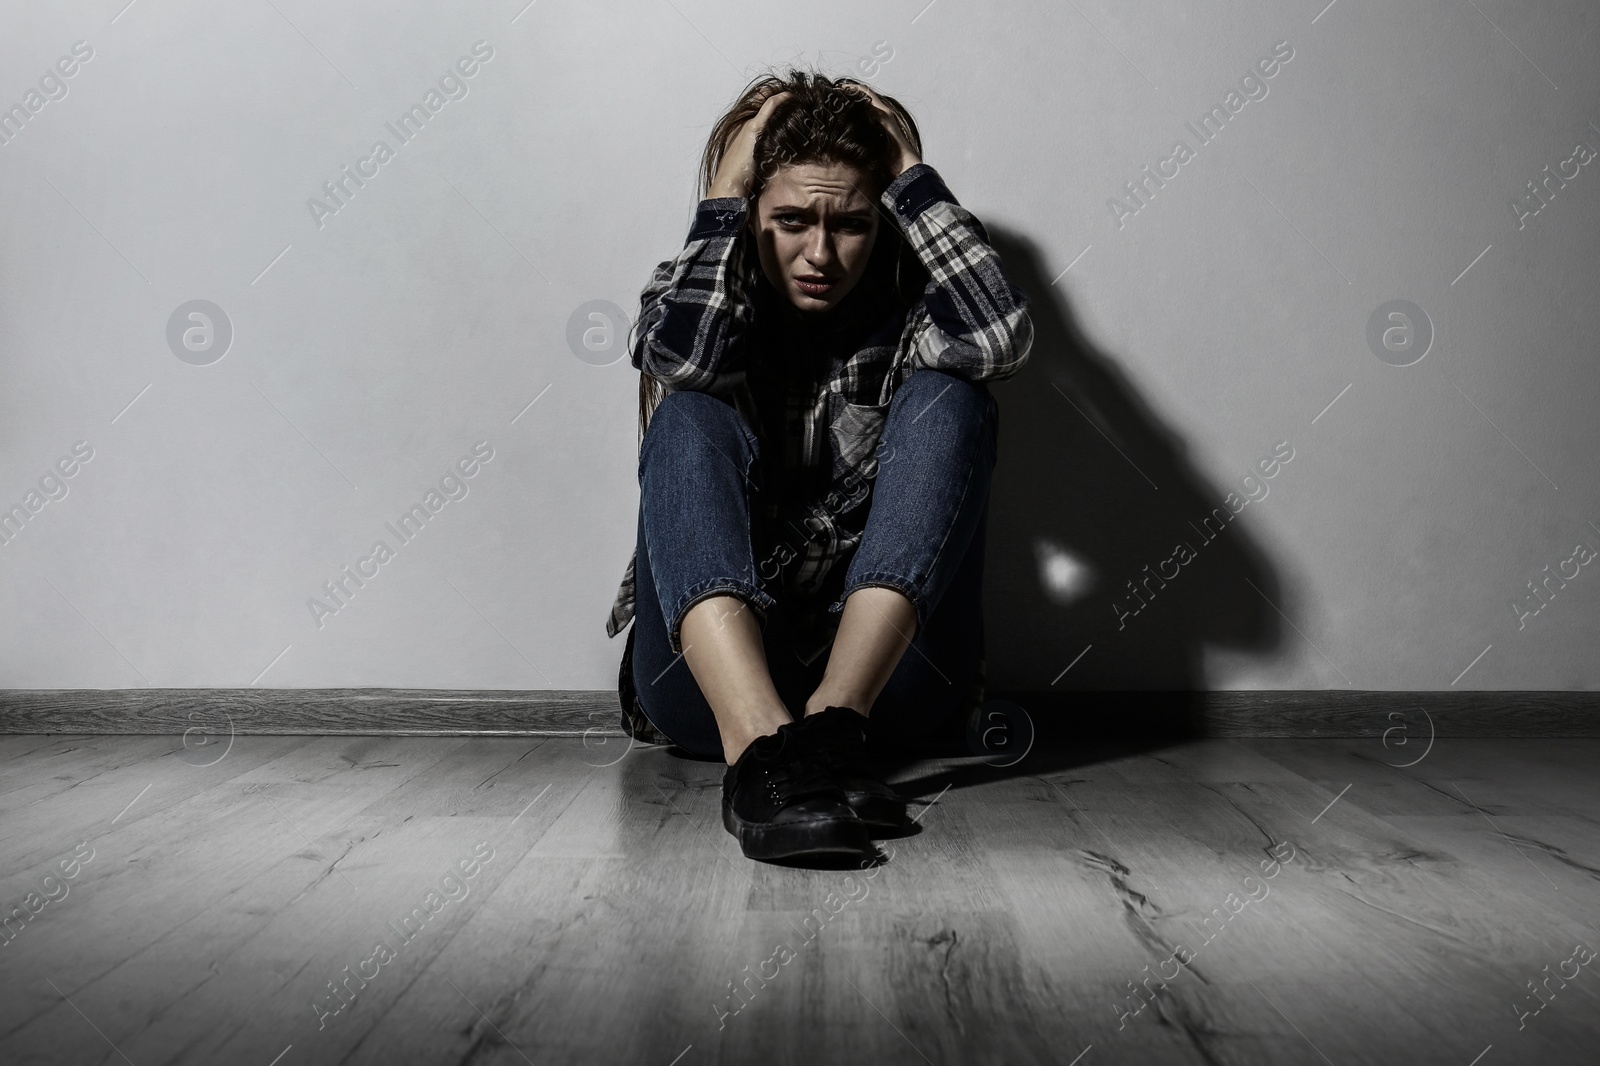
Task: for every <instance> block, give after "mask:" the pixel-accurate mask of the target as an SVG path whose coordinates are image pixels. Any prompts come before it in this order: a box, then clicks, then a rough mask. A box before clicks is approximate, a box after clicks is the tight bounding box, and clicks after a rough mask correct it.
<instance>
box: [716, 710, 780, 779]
mask: <svg viewBox="0 0 1600 1066" xmlns="http://www.w3.org/2000/svg"><path fill="white" fill-rule="evenodd" d="M778 714H779V712H775V711H774V712H769V713H767V714H764V715H761V716H758V717H752V718H751V719H749V720H747V721H744V722H741V723H740V724H739V727H738V728H737V729H729V728H727V727H724V728H723V729H722V758H723V761H724V762H726V763H727V764H728V765H729V766H732V765H733V764H734V763H736V762H738V761H739V756H741V755H743V754H744V751H745V749H746V748H748V747H749V746H750V745H751V744H753V743H754V742H755V741H756V740H757V739H758V738H760V737H765V736H771V735H772V734H773V733H776V732H777V731H778V730H779V728H781V727H782V726H785V725H787V724H788V723H790V722H792V721H794V718H793V717H792V716H791V715H790V714H789V712H788V711H787V710H784V711H782V712H781V714H782V717H779V716H778Z"/></svg>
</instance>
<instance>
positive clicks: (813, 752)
mask: <svg viewBox="0 0 1600 1066" xmlns="http://www.w3.org/2000/svg"><path fill="white" fill-rule="evenodd" d="M700 187H701V193H702V196H703V199H701V201H700V204H699V207H698V208H697V210H696V213H695V220H694V223H693V225H692V226H691V228H690V230H689V236H688V240H687V242H686V243H685V245H684V248H683V250H682V251H681V252H680V253H679V254H678V256H677V258H675V259H672V260H669V261H667V262H664V263H662V264H661V265H660V266H658V267H657V268H656V270H655V274H654V277H653V278H652V279H651V281H650V284H649V285H648V286H647V287H646V288H645V290H644V293H643V295H642V297H641V301H640V303H641V307H640V314H639V319H638V322H637V324H636V333H635V339H634V341H633V343H632V360H633V365H634V367H635V368H637V369H638V370H639V371H640V372H641V378H640V417H639V424H640V449H639V452H640V454H639V488H640V500H639V522H638V541H637V545H636V550H635V553H634V559H633V561H632V562H631V563H630V564H629V567H628V572H627V575H626V576H625V577H624V579H623V583H622V587H621V588H620V589H619V590H618V593H617V598H616V602H615V604H614V606H613V610H612V617H611V619H610V621H609V623H608V625H607V632H608V633H609V634H610V635H611V636H615V635H616V634H617V633H619V632H620V631H621V630H622V628H623V627H624V626H626V625H627V623H628V621H629V620H630V619H632V620H633V621H634V628H633V632H632V633H631V634H630V635H629V638H628V647H627V650H626V651H625V653H624V658H623V664H622V676H621V685H620V688H621V695H622V699H623V707H624V725H625V727H627V728H628V731H629V733H630V734H631V735H633V736H635V737H636V738H645V739H661V740H666V741H670V742H672V743H676V744H678V745H679V746H680V747H682V748H685V749H687V750H688V751H690V752H692V753H695V754H699V755H701V756H705V757H712V758H715V757H720V758H722V759H723V760H724V761H725V762H726V763H727V764H728V770H727V772H726V775H725V777H724V781H723V824H724V825H725V826H726V827H727V829H728V831H729V832H730V833H732V834H734V835H735V836H736V837H738V839H739V844H740V847H741V849H742V850H743V852H744V854H745V855H747V856H749V857H751V858H757V859H795V858H799V857H811V856H824V855H830V854H846V855H860V854H863V853H867V854H870V852H871V848H872V845H871V842H870V841H871V838H872V836H874V835H877V836H883V835H889V834H892V833H893V832H894V830H895V829H896V828H898V827H899V826H901V825H903V823H904V821H905V814H906V805H905V801H904V800H903V799H902V798H901V797H900V796H898V795H897V794H896V793H895V792H894V790H893V789H891V788H889V787H888V786H887V785H886V784H884V782H883V780H882V778H881V776H879V775H878V774H876V773H875V772H874V770H873V768H872V764H871V762H870V760H869V757H868V747H867V744H868V741H869V740H870V741H871V742H872V743H873V745H874V747H880V746H882V747H890V746H894V745H896V744H899V743H909V742H911V741H914V740H916V739H919V738H925V737H926V736H928V735H930V734H931V733H933V732H934V731H935V730H937V729H939V728H941V727H947V726H948V725H949V723H950V722H952V721H953V720H954V719H955V718H956V717H957V716H958V714H959V713H960V712H962V711H964V710H965V709H967V708H968V707H969V706H971V705H975V703H976V702H981V699H982V690H983V684H984V678H983V653H982V614H981V595H980V593H981V580H982V575H983V551H984V531H985V527H986V519H987V509H988V497H989V478H990V472H991V470H992V468H993V466H994V462H995V448H996V434H997V425H998V412H997V410H996V405H995V402H994V400H993V398H992V397H991V396H990V395H989V391H988V388H987V387H986V386H985V385H984V382H987V381H995V380H999V379H1002V378H1005V377H1009V376H1010V375H1012V374H1014V373H1016V372H1017V371H1018V370H1019V369H1021V367H1022V365H1023V363H1024V362H1025V361H1026V359H1027V356H1028V349H1029V346H1030V344H1031V342H1032V326H1031V324H1030V323H1029V321H1028V317H1027V313H1026V307H1027V303H1026V300H1025V298H1024V297H1023V295H1022V293H1021V292H1019V291H1018V290H1017V289H1016V288H1015V287H1013V286H1012V285H1011V284H1010V283H1009V282H1008V281H1007V280H1006V277H1005V275H1004V273H1003V272H1002V270H1001V267H1000V261H999V258H998V257H997V256H996V255H995V252H994V250H993V249H992V248H991V247H990V246H989V240H988V234H987V233H986V232H985V231H984V229H983V226H982V224H981V223H979V222H978V220H977V219H976V218H974V217H973V216H972V215H971V214H970V213H969V212H968V211H967V210H966V209H964V208H963V207H961V206H960V205H959V204H958V203H957V202H956V199H955V197H954V196H952V195H951V193H950V191H949V189H947V188H946V187H945V185H944V182H943V181H942V180H941V178H940V176H939V175H938V173H937V172H935V171H934V169H933V168H932V167H930V166H929V165H927V164H926V163H924V162H922V144H921V139H920V137H919V136H918V133H917V128H916V124H915V123H914V122H913V121H912V119H911V116H910V114H909V113H908V112H907V111H906V110H905V108H904V107H902V106H901V105H900V104H899V103H898V102H896V101H895V100H893V99H891V98H889V97H885V96H882V95H880V94H878V93H876V92H874V91H873V90H872V89H870V88H868V87H867V86H865V85H862V84H861V83H859V82H855V81H852V80H850V79H844V78H840V79H830V78H827V77H824V76H822V75H820V74H815V73H808V72H797V71H791V72H789V73H788V74H787V75H786V76H778V75H766V76H763V77H761V78H758V79H756V80H755V81H754V82H753V83H752V84H751V85H750V86H749V88H747V89H746V90H745V92H744V93H743V95H742V96H740V98H739V100H738V102H737V103H735V104H734V106H733V107H732V108H731V109H730V110H729V111H728V113H727V114H725V115H724V116H723V117H722V119H721V120H720V121H719V122H718V123H717V125H716V127H715V128H714V129H713V130H712V133H711V137H710V140H709V142H708V143H707V145H706V149H705V154H704V156H703V158H702V167H701V186H700ZM797 716H798V717H797ZM869 716H870V717H869Z"/></svg>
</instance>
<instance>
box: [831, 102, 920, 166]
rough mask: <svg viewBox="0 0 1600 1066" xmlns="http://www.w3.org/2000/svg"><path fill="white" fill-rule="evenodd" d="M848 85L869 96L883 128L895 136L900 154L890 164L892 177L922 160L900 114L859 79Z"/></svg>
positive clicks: (891, 135)
mask: <svg viewBox="0 0 1600 1066" xmlns="http://www.w3.org/2000/svg"><path fill="white" fill-rule="evenodd" d="M846 85H847V87H848V88H851V89H857V90H859V91H861V92H863V93H865V94H866V95H867V98H868V99H869V100H871V101H872V106H873V107H875V108H877V109H878V118H879V119H880V120H882V122H883V128H884V129H886V130H888V131H889V136H890V137H892V138H894V143H895V147H896V148H898V149H899V151H900V154H899V158H898V159H897V160H896V161H895V162H893V163H891V164H890V169H891V171H892V174H891V175H890V176H891V178H898V177H899V176H900V175H901V174H904V173H905V172H906V171H907V170H910V169H911V168H912V167H914V166H916V165H917V164H918V163H920V162H922V156H920V155H918V154H917V149H916V148H915V147H914V146H913V145H912V143H911V135H910V133H909V132H908V131H907V130H906V127H905V123H904V122H903V121H902V120H901V118H900V116H899V115H897V114H895V112H894V111H893V110H891V109H890V107H889V105H888V104H886V103H884V102H883V100H881V99H880V98H879V97H878V94H877V93H875V92H873V91H872V89H871V87H869V86H867V85H863V84H862V83H861V82H858V81H852V82H847V83H846Z"/></svg>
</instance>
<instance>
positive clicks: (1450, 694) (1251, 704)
mask: <svg viewBox="0 0 1600 1066" xmlns="http://www.w3.org/2000/svg"><path fill="white" fill-rule="evenodd" d="M991 696H992V698H995V699H1005V700H1010V701H1011V702H1014V703H1017V704H1019V705H1021V706H1022V707H1024V708H1026V709H1027V711H1028V712H1029V713H1030V715H1031V716H1032V717H1033V719H1034V721H1035V722H1036V724H1037V725H1038V726H1039V730H1040V733H1041V735H1042V736H1046V737H1048V738H1050V739H1052V740H1058V741H1073V740H1083V739H1088V738H1097V739H1104V738H1134V737H1169V738H1170V737H1194V738H1199V737H1308V738H1309V737H1382V736H1385V735H1386V734H1387V735H1389V736H1390V737H1391V738H1393V739H1395V740H1399V739H1403V738H1405V737H1406V736H1408V735H1409V736H1411V737H1413V738H1416V740H1417V743H1418V744H1419V745H1420V744H1421V743H1424V742H1425V741H1426V739H1427V737H1429V736H1440V737H1600V692H1575V691H1574V692H1566V691H1557V692H1457V691H1454V690H1447V691H1443V692H1361V691H1346V690H1337V689H1335V690H1316V691H1287V690H1284V691H1277V690H1252V691H1231V692H1065V691H1055V692H994V693H991ZM619 714H620V705H619V703H618V698H617V694H616V693H615V692H613V691H611V690H609V689H581V690H548V691H512V690H489V689H384V688H356V689H255V688H237V689H227V688H224V689H9V690H0V733H27V734H56V733H66V734H100V735H104V734H129V733H151V734H182V733H184V732H185V731H188V732H189V734H190V738H191V739H190V743H191V746H193V745H197V744H203V743H206V742H207V740H206V738H207V737H208V736H211V737H217V738H225V737H226V736H229V735H237V736H247V735H274V734H276V735H295V734H316V735H319V736H374V735H391V736H467V735H488V736H568V737H588V738H590V739H591V741H592V742H595V743H598V742H599V740H600V739H601V738H604V737H608V736H611V737H620V736H622V735H623V733H622V730H621V728H620V723H619Z"/></svg>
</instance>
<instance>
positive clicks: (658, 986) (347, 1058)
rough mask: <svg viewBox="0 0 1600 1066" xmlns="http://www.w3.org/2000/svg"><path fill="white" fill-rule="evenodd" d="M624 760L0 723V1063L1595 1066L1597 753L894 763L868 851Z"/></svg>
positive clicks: (695, 772) (649, 758)
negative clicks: (795, 865)
mask: <svg viewBox="0 0 1600 1066" xmlns="http://www.w3.org/2000/svg"><path fill="white" fill-rule="evenodd" d="M626 743H627V742H626V741H625V740H621V739H611V740H609V741H607V742H606V743H605V744H604V745H601V744H600V743H599V742H598V741H597V740H596V739H595V738H591V739H590V742H589V743H588V744H587V745H586V744H585V742H584V741H582V740H578V739H567V738H548V739H527V738H523V739H516V738H505V737H501V738H486V737H472V738H466V737H454V738H439V737H429V738H381V737H325V738H318V737H293V736H245V737H237V738H234V739H233V741H232V743H231V747H228V748H222V747H219V746H217V745H211V746H206V747H199V748H195V749H193V750H190V749H186V748H185V747H184V746H183V744H182V742H181V740H180V739H179V738H176V737H160V736H117V737H106V736H88V737H83V736H74V737H63V736H5V737H0V812H3V814H0V857H3V860H4V861H3V865H0V874H3V876H0V913H8V912H10V911H11V909H12V908H14V907H15V908H17V909H18V913H19V915H22V916H26V915H28V914H29V912H30V909H31V910H36V911H37V913H36V914H34V915H32V917H31V918H28V919H27V920H26V921H24V920H23V919H22V917H17V918H14V919H13V920H12V922H11V923H10V926H9V932H8V934H7V935H8V936H9V937H10V938H11V939H10V941H9V943H7V944H6V945H5V946H3V947H0V1062H3V1063H6V1064H8V1066H20V1064H24V1063H131V1064H134V1066H157V1064H167V1063H203V1064H207V1066H213V1064H238V1063H243V1064H251V1066H271V1064H274V1063H277V1064H278V1066H293V1064H297V1063H346V1062H348V1063H413V1062H415V1063H504V1064H514V1063H525V1062H526V1063H533V1064H537V1066H546V1064H565V1063H596V1062H605V1063H639V1064H644V1066H671V1064H673V1063H678V1064H681V1066H691V1064H697V1063H707V1062H722V1063H751V1062H761V1063H836V1062H837V1063H875V1064H898V1063H905V1064H918V1063H925V1062H926V1063H935V1064H939V1066H944V1064H953V1063H1031V1062H1039V1063H1055V1064H1060V1066H1067V1064H1070V1063H1080V1064H1082V1066H1094V1064H1096V1063H1109V1062H1122V1063H1167V1062H1171V1063H1307V1064H1311V1063H1328V1064H1334V1066H1347V1064H1355V1063H1406V1064H1408V1066H1410V1064H1422V1063H1448V1064H1457V1066H1469V1064H1472V1063H1479V1064H1480V1066H1498V1064H1502V1063H1542V1064H1548V1063H1593V1062H1595V1061H1597V1060H1600V1051H1597V1048H1600V1044H1597V1040H1596V1038H1597V1036H1600V973H1596V972H1594V971H1596V970H1597V969H1600V959H1597V960H1596V961H1595V962H1593V963H1590V962H1589V958H1590V954H1592V953H1586V952H1587V949H1589V948H1596V949H1600V929H1597V928H1596V923H1600V790H1597V789H1596V769H1597V767H1600V741H1593V740H1583V741H1557V740H1451V739H1440V740H1439V741H1437V743H1435V744H1434V746H1433V748H1432V750H1431V751H1429V752H1428V753H1427V754H1426V756H1425V757H1424V758H1423V759H1422V761H1421V762H1419V763H1417V764H1416V765H1415V766H1411V767H1407V768H1396V767H1393V766H1390V765H1386V763H1395V762H1401V761H1409V758H1408V759H1405V760H1403V759H1401V758H1400V754H1401V751H1403V749H1401V750H1397V749H1394V748H1390V749H1385V748H1384V747H1383V746H1382V745H1381V744H1380V743H1379V742H1378V741H1376V740H1370V741H1369V740H1211V741H1200V742H1186V743H1182V744H1176V745H1173V746H1167V747H1157V748H1152V749H1149V750H1146V751H1143V752H1131V751H1128V750H1126V749H1122V750H1110V749H1105V748H1101V749H1095V750H1091V749H1080V750H1074V751H1067V752H1060V753H1047V752H1040V751H1035V752H1034V753H1033V754H1032V755H1030V757H1029V758H1028V759H1027V760H1026V761H1025V762H1024V763H1023V764H1022V765H1020V766H1017V767H1012V768H1009V769H1003V770H1002V769H996V768H991V767H985V766H984V765H983V764H982V763H979V762H976V761H975V760H955V761H949V762H942V763H921V764H917V765H914V766H910V767H907V768H905V769H904V770H902V771H899V772H897V774H896V780H897V781H898V782H901V783H903V787H904V789H905V791H906V792H907V794H908V795H913V796H916V797H918V801H917V803H916V804H914V806H913V811H914V812H915V813H916V814H917V817H918V826H917V828H918V829H919V830H920V832H918V833H917V834H916V835H912V836H907V837H904V838H901V839H898V840H893V841H887V842H885V845H886V846H885V849H884V850H885V852H886V853H889V857H888V858H887V861H885V862H883V863H881V864H880V865H877V866H873V867H871V868H869V869H866V870H851V869H839V870H802V869H788V868H782V867H776V866H770V865H762V864H757V863H752V862H749V861H747V860H745V859H744V858H743V857H742V856H741V855H740V854H739V851H738V848H737V845H736V844H735V843H734V841H733V839H732V838H731V837H730V836H728V834H727V833H726V832H725V831H724V830H723V828H722V825H721V821H720V816H719V803H720V791H719V789H720V783H721V769H720V767H718V766H716V765H714V764H709V763H702V762H694V761H688V760H683V759H678V758H675V757H673V756H672V755H671V754H670V753H669V752H667V751H665V750H662V749H654V748H652V749H636V750H633V751H631V752H629V751H627V749H626V748H625V746H624V745H626ZM1413 747H1415V746H1413ZM1410 757H1411V758H1414V757H1415V754H1412V755H1411V756H1410ZM75 849H76V851H75ZM1274 855H1276V856H1278V857H1279V858H1281V859H1283V860H1284V861H1281V862H1278V863H1274V861H1273V856H1274ZM458 864H459V865H458ZM452 869H454V870H456V871H457V874H456V876H455V877H454V878H452V877H450V876H448V874H449V871H451V870H452ZM69 872H70V876H68V873H69ZM468 873H470V876H467V874H468ZM1268 873H1270V874H1271V875H1272V876H1271V877H1270V879H1269V878H1267V877H1266V876H1265V875H1266V874H1268ZM1247 879H1248V880H1247ZM63 892H65V895H62V893H63ZM430 893H433V894H432V895H430ZM463 893H464V895H463ZM46 896H53V897H55V898H54V899H53V900H51V901H48V902H46V901H45V897H46ZM1247 897H1249V898H1247ZM414 908H415V911H414V910H413V909H414ZM408 914H412V915H413V917H412V919H411V923H410V928H409V929H407V930H404V932H405V936H402V935H401V932H402V931H401V930H400V929H399V927H400V926H402V925H403V924H404V921H403V920H404V918H405V916H406V915H408ZM1207 917H1209V918H1210V923H1209V926H1203V925H1202V922H1203V920H1204V919H1206V918H1207ZM1208 936H1209V937H1210V938H1211V939H1209V940H1208V939H1207V937H1208ZM380 944H382V945H384V946H383V947H382V948H381V949H379V948H378V945H380ZM1163 978H1165V979H1166V980H1165V981H1164V980H1163ZM341 981H342V982H343V989H342V994H343V997H344V998H343V999H341V998H337V997H336V995H335V992H334V985H335V984H336V983H338V982H341ZM1535 987H1537V989H1538V998H1536V997H1535V992H1534V989H1535ZM736 989H738V990H739V992H740V994H738V995H736V993H735V990H736ZM335 1011H337V1013H335Z"/></svg>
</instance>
